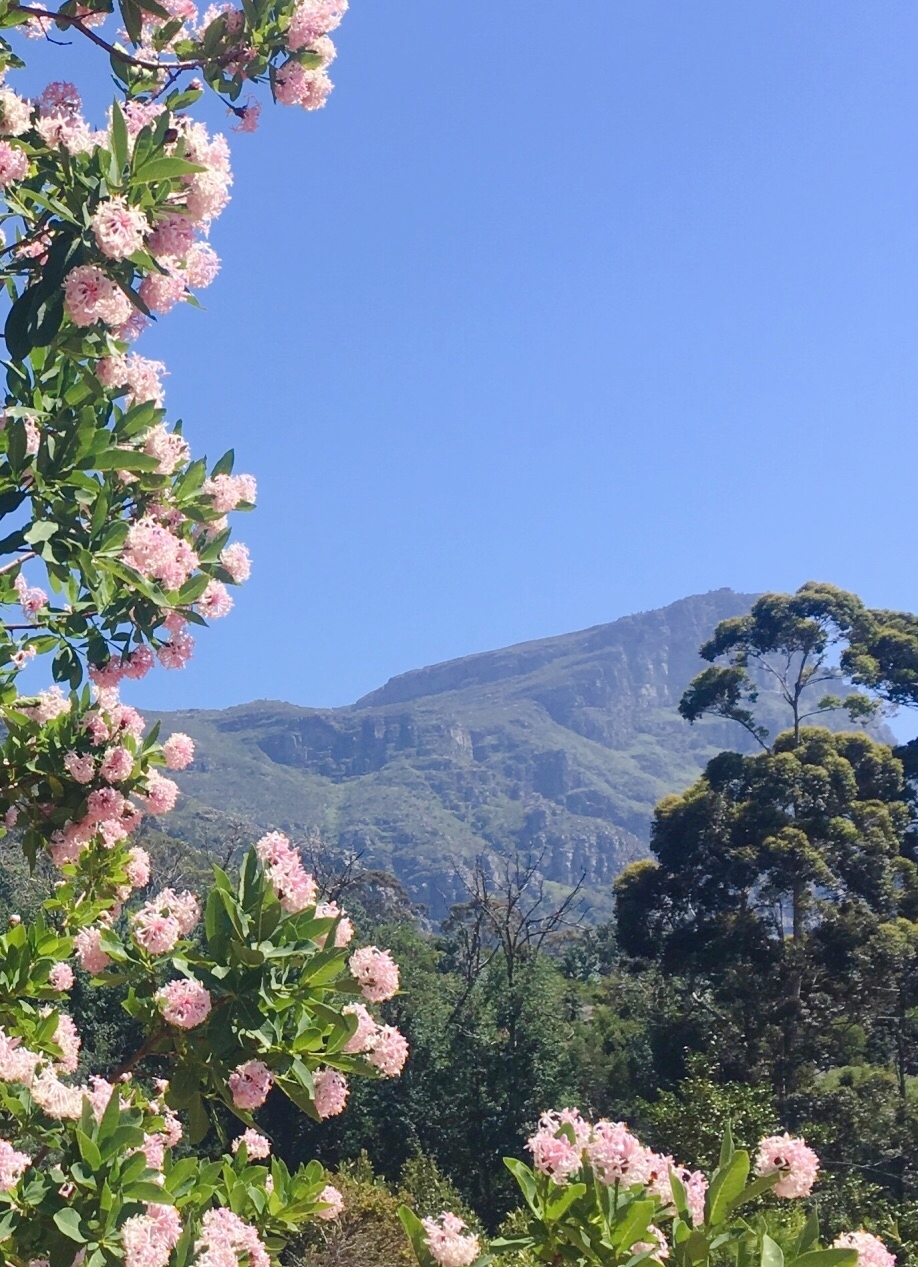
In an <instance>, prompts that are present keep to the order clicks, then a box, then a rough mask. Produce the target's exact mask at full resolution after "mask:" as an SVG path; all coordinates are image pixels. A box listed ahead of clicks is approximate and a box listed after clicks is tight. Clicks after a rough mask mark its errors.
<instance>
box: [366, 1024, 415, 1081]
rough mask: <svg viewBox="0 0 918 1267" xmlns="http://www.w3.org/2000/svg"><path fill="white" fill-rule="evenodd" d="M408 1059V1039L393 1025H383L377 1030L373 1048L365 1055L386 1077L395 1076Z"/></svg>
mask: <svg viewBox="0 0 918 1267" xmlns="http://www.w3.org/2000/svg"><path fill="white" fill-rule="evenodd" d="M407 1059H408V1040H407V1039H406V1038H405V1036H404V1035H403V1034H401V1033H399V1031H398V1030H397V1029H396V1028H395V1026H394V1025H383V1026H381V1027H380V1029H379V1030H378V1031H377V1034H376V1039H375V1041H374V1043H373V1049H372V1051H370V1053H369V1054H368V1056H367V1060H368V1061H369V1062H370V1064H371V1065H373V1066H375V1068H377V1069H378V1070H379V1072H380V1073H381V1074H382V1075H383V1076H384V1077H386V1078H397V1077H398V1075H399V1074H400V1073H401V1072H402V1070H403V1069H404V1067H405V1061H406V1060H407Z"/></svg>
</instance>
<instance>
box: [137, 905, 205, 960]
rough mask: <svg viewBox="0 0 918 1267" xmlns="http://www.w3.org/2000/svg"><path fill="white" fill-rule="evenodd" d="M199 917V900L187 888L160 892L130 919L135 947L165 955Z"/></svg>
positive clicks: (188, 931)
mask: <svg viewBox="0 0 918 1267" xmlns="http://www.w3.org/2000/svg"><path fill="white" fill-rule="evenodd" d="M200 918H201V908H200V906H199V905H198V899H197V898H196V897H195V895H194V894H193V893H190V892H189V891H188V890H187V889H185V890H184V892H182V893H176V892H175V890H174V889H163V890H162V892H161V893H157V895H156V896H155V897H154V898H151V900H150V901H149V902H146V903H145V904H144V905H143V906H142V907H141V908H140V910H139V911H137V912H136V914H134V915H133V916H132V917H131V925H132V928H131V931H132V934H133V937H134V940H135V941H136V942H137V944H138V946H142V947H143V948H144V950H148V951H149V952H150V954H153V955H163V954H168V953H169V952H170V951H171V950H174V949H175V945H176V942H177V941H178V939H179V938H180V937H187V936H188V934H189V933H190V932H191V931H192V929H193V928H194V927H195V925H196V924H197V923H198V921H199V920H200Z"/></svg>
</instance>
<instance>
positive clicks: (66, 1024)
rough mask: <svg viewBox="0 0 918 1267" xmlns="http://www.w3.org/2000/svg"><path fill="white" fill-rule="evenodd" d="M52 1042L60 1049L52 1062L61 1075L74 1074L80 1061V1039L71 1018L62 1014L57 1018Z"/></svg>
mask: <svg viewBox="0 0 918 1267" xmlns="http://www.w3.org/2000/svg"><path fill="white" fill-rule="evenodd" d="M54 1042H55V1044H56V1046H58V1047H59V1048H60V1049H61V1055H60V1057H59V1058H58V1059H57V1060H56V1061H55V1062H54V1063H55V1067H56V1068H57V1069H58V1070H59V1071H60V1072H61V1073H76V1068H77V1065H78V1064H79V1060H80V1048H81V1047H82V1045H83V1041H82V1039H81V1038H80V1035H79V1032H78V1030H77V1027H76V1024H75V1022H74V1020H73V1017H72V1016H68V1015H67V1013H66V1012H62V1013H61V1014H60V1016H58V1018H57V1029H56V1030H55V1031H54Z"/></svg>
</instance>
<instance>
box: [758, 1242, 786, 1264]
mask: <svg viewBox="0 0 918 1267" xmlns="http://www.w3.org/2000/svg"><path fill="white" fill-rule="evenodd" d="M762 1267H784V1254H783V1252H782V1250H781V1246H780V1245H778V1244H777V1243H776V1242H775V1241H773V1240H772V1239H771V1237H770V1236H768V1235H767V1234H766V1235H765V1236H763V1237H762Z"/></svg>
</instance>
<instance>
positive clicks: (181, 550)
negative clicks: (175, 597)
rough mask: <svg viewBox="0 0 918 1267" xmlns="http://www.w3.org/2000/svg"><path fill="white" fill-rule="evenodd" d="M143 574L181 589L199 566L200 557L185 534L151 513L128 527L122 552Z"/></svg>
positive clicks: (166, 586) (168, 587)
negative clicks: (178, 533)
mask: <svg viewBox="0 0 918 1267" xmlns="http://www.w3.org/2000/svg"><path fill="white" fill-rule="evenodd" d="M121 557H122V559H123V560H124V562H125V563H126V564H127V565H128V567H132V568H133V569H134V570H135V571H136V572H139V573H140V574H141V576H146V577H148V578H150V579H152V580H158V581H162V583H163V585H164V586H165V588H166V589H172V590H176V589H180V588H181V587H182V586H183V585H184V584H185V582H186V581H187V580H188V578H189V576H190V575H191V574H192V572H193V571H194V570H195V568H196V567H197V566H198V556H197V555H196V554H195V552H194V550H193V549H192V548H191V546H190V545H189V544H188V542H187V541H183V540H182V538H181V537H177V536H176V535H175V533H173V532H172V531H170V529H168V528H164V527H163V526H162V524H158V523H157V522H156V520H155V519H153V517H152V516H150V515H145V516H143V518H141V519H138V520H137V522H136V523H135V524H133V525H132V526H131V527H130V528H129V529H128V534H127V540H126V542H125V546H124V550H123V551H122V555H121Z"/></svg>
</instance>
